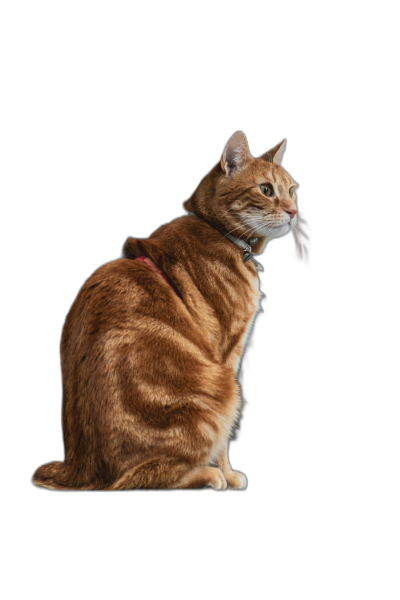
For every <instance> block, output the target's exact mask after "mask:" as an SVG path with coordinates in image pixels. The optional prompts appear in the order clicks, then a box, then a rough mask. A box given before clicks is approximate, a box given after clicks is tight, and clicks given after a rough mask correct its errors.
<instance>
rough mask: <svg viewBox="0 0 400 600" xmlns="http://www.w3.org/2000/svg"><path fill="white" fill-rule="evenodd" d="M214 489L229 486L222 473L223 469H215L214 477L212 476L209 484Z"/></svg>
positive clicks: (224, 488) (222, 488) (223, 488)
mask: <svg viewBox="0 0 400 600" xmlns="http://www.w3.org/2000/svg"><path fill="white" fill-rule="evenodd" d="M208 485H209V486H210V487H212V488H213V489H214V490H226V488H227V487H228V485H227V483H226V479H225V477H224V476H223V474H222V471H220V470H219V469H213V472H212V477H211V478H210V482H209V484H208Z"/></svg>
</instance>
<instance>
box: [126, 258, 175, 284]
mask: <svg viewBox="0 0 400 600" xmlns="http://www.w3.org/2000/svg"><path fill="white" fill-rule="evenodd" d="M135 260H138V261H139V262H141V263H143V264H145V265H147V266H148V267H150V269H153V271H157V273H158V274H159V275H161V277H162V278H163V279H164V280H165V281H166V282H167V283H168V285H170V286H171V287H172V288H173V285H172V283H171V281H170V279H168V277H167V276H166V274H165V273H163V272H162V271H161V269H159V268H158V267H157V265H156V263H154V262H153V261H152V260H151V258H149V257H148V256H144V255H140V256H137V257H136V258H135Z"/></svg>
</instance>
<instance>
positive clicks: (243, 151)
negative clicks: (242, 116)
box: [221, 131, 252, 175]
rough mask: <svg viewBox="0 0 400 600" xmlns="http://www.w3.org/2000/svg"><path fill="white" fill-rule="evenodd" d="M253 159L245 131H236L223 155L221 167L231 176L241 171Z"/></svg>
mask: <svg viewBox="0 0 400 600" xmlns="http://www.w3.org/2000/svg"><path fill="white" fill-rule="evenodd" d="M251 158H252V157H251V154H250V151H249V146H248V144H247V138H246V136H245V135H244V133H243V131H236V133H234V134H233V136H232V137H231V138H230V139H229V140H228V142H227V144H226V146H225V149H224V151H223V153H222V158H221V167H222V169H223V171H225V173H226V174H227V175H231V174H232V173H234V172H235V171H239V170H240V169H241V168H242V167H243V166H244V165H245V164H246V163H247V162H249V161H250V160H251Z"/></svg>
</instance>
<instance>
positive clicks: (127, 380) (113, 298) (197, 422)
mask: <svg viewBox="0 0 400 600" xmlns="http://www.w3.org/2000/svg"><path fill="white" fill-rule="evenodd" d="M285 144H286V142H285V141H284V142H282V143H281V144H279V145H278V146H276V147H275V148H273V149H272V150H270V151H269V152H267V153H266V154H264V155H263V156H261V157H260V158H257V159H255V158H253V157H252V156H251V154H250V152H249V149H248V145H247V140H246V137H245V135H244V134H243V133H242V132H236V133H235V134H234V135H233V136H232V137H231V138H230V140H229V141H228V143H227V145H226V147H225V149H224V152H223V155H222V158H221V161H220V162H219V163H218V164H217V165H216V166H215V167H214V168H213V169H212V170H211V171H210V173H208V175H206V177H205V178H204V179H203V180H202V181H201V183H200V184H199V186H198V187H197V189H196V191H195V192H194V194H193V195H192V197H191V198H190V199H189V200H187V201H186V202H185V203H184V206H185V208H186V209H187V210H188V211H189V212H190V214H189V215H186V216H183V217H179V218H177V219H175V220H174V221H172V222H171V223H168V224H166V225H162V226H161V227H160V228H159V229H157V230H156V231H155V232H154V233H153V234H152V235H151V236H150V237H149V238H148V239H133V238H128V240H127V241H126V243H125V245H124V258H121V259H119V260H115V261H113V262H110V263H108V264H106V265H104V266H102V267H100V268H99V269H98V270H97V271H96V272H95V273H94V274H93V275H92V276H91V277H89V279H88V280H87V281H86V283H85V284H84V285H83V287H82V289H81V290H80V292H79V294H78V296H77V298H76V300H75V302H74V304H73V305H72V308H71V310H70V312H69V314H68V316H67V319H66V322H65V326H64V330H63V335H62V342H61V363H62V375H63V410H62V423H63V433H64V446H65V461H64V462H52V463H49V464H46V465H43V466H42V467H39V468H38V469H37V471H36V472H35V474H34V476H33V481H34V483H35V484H36V485H39V486H43V487H47V488H51V489H64V490H65V489H75V490H78V489H79V490H100V489H102V490H123V489H134V488H164V489H165V488H175V489H179V488H199V487H203V486H211V487H212V488H214V489H216V490H223V489H225V488H226V487H227V486H229V487H231V488H234V489H243V488H245V487H246V484H247V480H246V477H245V475H243V473H240V472H238V471H233V470H232V469H231V466H230V463H229V459H228V443H229V439H230V437H231V434H232V432H233V430H234V428H235V425H236V424H237V421H238V418H239V415H240V410H241V406H242V400H241V393H240V387H239V384H238V381H237V374H238V369H239V365H240V360H241V356H242V354H243V350H244V347H245V342H246V337H247V335H248V333H249V330H250V328H251V325H252V322H253V320H254V317H255V315H256V313H257V311H258V310H259V304H260V289H259V278H258V273H257V270H258V269H260V268H261V265H259V263H258V261H257V260H256V259H255V258H254V254H255V253H256V254H259V253H260V252H261V251H262V250H263V248H264V246H265V244H266V242H267V241H269V240H270V239H272V238H274V237H279V236H282V235H284V234H286V233H288V232H289V231H292V232H293V233H294V235H295V238H296V240H297V242H298V235H299V233H304V232H302V230H301V229H300V227H299V217H298V211H297V205H296V193H295V188H296V185H297V184H296V183H295V181H293V179H292V178H291V177H290V175H288V173H287V172H286V171H284V169H283V168H282V167H281V166H280V162H281V159H282V155H283V152H284V149H285ZM298 243H299V242H298Z"/></svg>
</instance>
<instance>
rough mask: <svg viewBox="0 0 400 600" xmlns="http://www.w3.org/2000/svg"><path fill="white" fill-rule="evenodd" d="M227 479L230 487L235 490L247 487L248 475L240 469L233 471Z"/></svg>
mask: <svg viewBox="0 0 400 600" xmlns="http://www.w3.org/2000/svg"><path fill="white" fill-rule="evenodd" d="M226 479H227V481H228V485H229V487H231V488H233V489H235V490H244V489H245V488H246V487H247V477H246V475H245V474H244V473H240V471H232V473H230V474H229V475H228V476H227V478H226Z"/></svg>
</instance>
